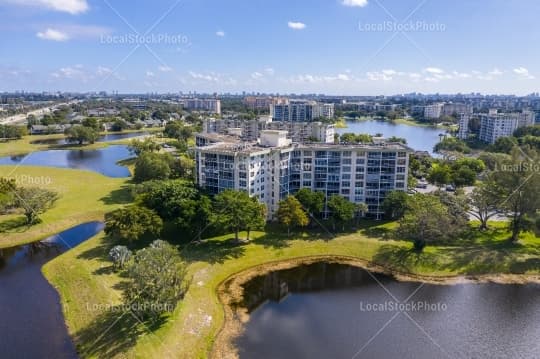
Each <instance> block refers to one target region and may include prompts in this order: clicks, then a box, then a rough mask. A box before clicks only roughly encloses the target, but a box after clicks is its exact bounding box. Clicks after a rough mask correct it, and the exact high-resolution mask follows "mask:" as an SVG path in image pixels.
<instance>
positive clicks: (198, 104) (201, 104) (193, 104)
mask: <svg viewBox="0 0 540 359" xmlns="http://www.w3.org/2000/svg"><path fill="white" fill-rule="evenodd" d="M180 104H181V105H182V106H183V107H184V108H185V109H187V110H196V111H206V112H212V113H217V114H220V113H221V101H220V100H218V99H212V98H189V99H182V100H180Z"/></svg>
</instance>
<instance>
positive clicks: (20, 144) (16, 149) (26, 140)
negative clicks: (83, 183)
mask: <svg viewBox="0 0 540 359" xmlns="http://www.w3.org/2000/svg"><path fill="white" fill-rule="evenodd" d="M160 131H163V128H143V129H140V130H126V131H122V132H108V133H107V132H101V133H100V135H106V134H109V135H113V134H114V135H116V134H125V133H137V132H141V133H142V132H148V133H155V132H160ZM65 137H66V136H65V135H63V134H54V135H33V136H24V137H23V138H21V139H19V140H11V141H7V142H1V143H0V157H4V156H16V155H24V154H27V153H30V152H36V151H45V150H69V149H84V150H95V149H99V148H104V147H107V146H108V145H109V144H128V143H129V142H130V141H131V140H132V138H128V139H121V140H115V141H107V142H96V143H93V144H91V145H89V144H85V145H82V146H80V145H77V144H65V145H59V144H55V143H36V142H41V141H54V140H62V139H64V138H65Z"/></svg>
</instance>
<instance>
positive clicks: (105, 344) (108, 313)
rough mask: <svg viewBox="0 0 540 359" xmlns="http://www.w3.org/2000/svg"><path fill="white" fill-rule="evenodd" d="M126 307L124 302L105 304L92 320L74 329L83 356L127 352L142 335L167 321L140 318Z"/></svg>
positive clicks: (78, 347)
mask: <svg viewBox="0 0 540 359" xmlns="http://www.w3.org/2000/svg"><path fill="white" fill-rule="evenodd" d="M125 309H126V308H122V307H121V306H116V307H112V308H106V310H104V311H103V312H102V313H100V314H99V315H97V316H96V317H95V319H94V320H93V321H92V322H91V323H90V324H88V325H87V326H85V327H84V328H83V329H81V330H79V331H78V332H77V333H75V336H74V337H75V341H76V343H79V344H78V345H77V352H78V353H79V355H80V357H81V358H83V357H84V358H86V357H96V358H112V357H114V356H116V355H121V354H125V353H126V352H127V351H128V350H130V349H131V348H132V347H134V346H135V344H136V343H137V340H138V339H139V337H140V336H141V335H147V334H148V333H152V332H154V331H156V330H157V329H159V328H160V327H161V326H162V325H163V323H164V322H165V319H164V318H160V319H159V320H158V321H152V322H141V321H140V320H139V319H138V318H137V317H136V316H135V314H133V313H132V312H129V311H125ZM88 310H92V308H88ZM126 310H127V309H126Z"/></svg>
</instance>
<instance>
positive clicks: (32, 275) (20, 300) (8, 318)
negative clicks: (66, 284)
mask: <svg viewBox="0 0 540 359" xmlns="http://www.w3.org/2000/svg"><path fill="white" fill-rule="evenodd" d="M102 229H103V224H102V223H100V222H90V223H85V224H81V225H78V226H76V227H73V228H71V229H68V230H66V231H64V232H62V233H60V234H58V235H55V236H52V237H50V238H48V239H46V240H44V241H42V242H38V243H33V244H28V245H24V246H18V247H13V248H7V249H0V338H1V339H0V357H1V358H5V359H11V358H13V359H20V358H77V353H76V351H75V346H74V345H73V342H72V340H71V338H70V337H69V334H68V332H67V328H66V325H65V323H64V316H63V314H62V308H61V305H60V301H59V296H58V293H57V292H56V290H55V289H54V288H53V287H52V286H51V285H50V284H49V283H48V282H47V280H46V279H45V277H44V276H43V274H42V273H41V267H42V266H43V265H44V264H45V263H47V262H48V261H50V260H51V259H53V258H55V257H57V256H58V255H60V254H61V253H63V252H65V251H67V250H68V249H70V248H72V247H75V246H76V245H78V244H80V243H81V242H83V241H85V240H87V239H89V238H91V237H92V236H94V235H96V234H97V233H99V232H100V231H101V230H102Z"/></svg>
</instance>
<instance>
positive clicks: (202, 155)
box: [195, 130, 412, 219]
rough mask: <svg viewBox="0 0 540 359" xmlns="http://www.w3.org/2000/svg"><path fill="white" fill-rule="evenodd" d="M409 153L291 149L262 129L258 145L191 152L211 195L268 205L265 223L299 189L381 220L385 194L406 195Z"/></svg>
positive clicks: (396, 147)
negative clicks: (234, 195) (234, 194)
mask: <svg viewBox="0 0 540 359" xmlns="http://www.w3.org/2000/svg"><path fill="white" fill-rule="evenodd" d="M411 152H412V149H410V148H409V147H407V146H405V145H403V144H400V143H384V142H383V143H378V144H370V145H334V144H315V143H313V144H294V143H291V141H290V140H289V139H288V138H287V133H286V132H285V131H271V130H265V131H261V138H260V140H259V141H258V142H251V143H248V142H244V143H242V142H237V143H226V142H219V143H214V144H211V145H208V146H204V147H196V148H195V153H196V172H197V176H196V177H197V183H198V185H199V186H201V187H203V188H205V189H206V190H208V191H209V192H210V193H214V194H217V193H219V192H221V191H223V190H225V189H235V190H242V191H246V192H247V193H249V194H250V195H251V196H253V197H256V198H257V199H258V200H259V201H261V202H262V203H264V204H265V205H266V206H267V209H268V218H269V219H271V218H273V217H274V214H275V213H276V211H277V209H278V205H279V201H280V200H282V199H284V198H286V196H287V195H289V194H294V193H296V192H297V191H298V190H300V189H301V188H310V189H311V190H313V191H320V192H323V193H324V194H325V198H326V199H328V198H329V197H330V196H332V195H340V196H343V197H345V198H347V199H348V200H349V201H351V202H354V203H366V204H367V205H368V209H369V210H368V213H367V215H368V216H370V217H373V218H381V217H382V215H383V211H382V208H381V204H382V202H383V201H384V198H385V197H386V194H387V193H388V192H390V191H393V190H400V191H406V190H407V176H408V164H409V155H410V153H411ZM325 211H326V210H325Z"/></svg>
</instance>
